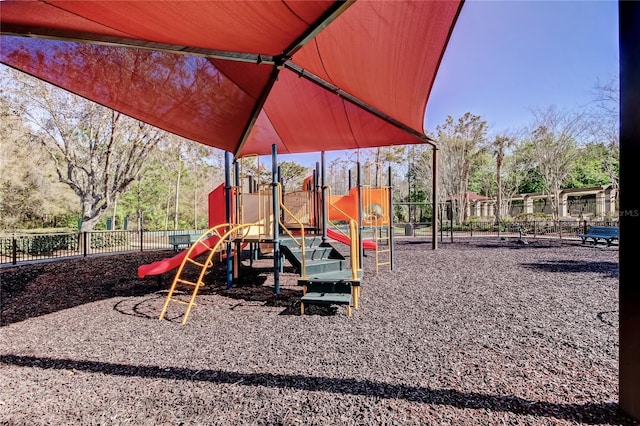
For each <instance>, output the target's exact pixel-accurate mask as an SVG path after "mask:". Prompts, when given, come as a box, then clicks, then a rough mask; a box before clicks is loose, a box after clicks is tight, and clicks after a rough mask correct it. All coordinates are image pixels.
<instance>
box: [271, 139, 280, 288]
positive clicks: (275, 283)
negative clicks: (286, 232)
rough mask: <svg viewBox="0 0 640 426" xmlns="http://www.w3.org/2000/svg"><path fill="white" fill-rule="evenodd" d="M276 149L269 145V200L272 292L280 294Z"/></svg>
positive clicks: (278, 200) (278, 201) (274, 146)
mask: <svg viewBox="0 0 640 426" xmlns="http://www.w3.org/2000/svg"><path fill="white" fill-rule="evenodd" d="M278 180H279V176H278V147H277V146H276V144H273V145H271V188H272V190H271V198H272V203H273V292H274V293H275V294H280V236H279V235H280V221H279V218H280V199H279V197H278Z"/></svg>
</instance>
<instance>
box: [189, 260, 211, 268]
mask: <svg viewBox="0 0 640 426" xmlns="http://www.w3.org/2000/svg"><path fill="white" fill-rule="evenodd" d="M187 262H191V263H193V264H194V265H197V266H199V267H201V268H206V267H209V266H211V265H205V264H204V263H200V262H196V261H195V260H193V259H191V258H187Z"/></svg>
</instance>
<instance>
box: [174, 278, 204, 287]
mask: <svg viewBox="0 0 640 426" xmlns="http://www.w3.org/2000/svg"><path fill="white" fill-rule="evenodd" d="M176 282H179V283H182V284H187V285H194V286H203V285H204V283H194V282H193V281H187V280H183V279H181V278H177V279H176Z"/></svg>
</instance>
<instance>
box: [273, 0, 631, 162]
mask: <svg viewBox="0 0 640 426" xmlns="http://www.w3.org/2000/svg"><path fill="white" fill-rule="evenodd" d="M617 75H618V4H617V1H615V0H606V1H605V0H597V1H595V0H594V1H558V0H546V1H542V0H539V1H516V0H502V1H497V0H494V1H489V0H467V1H466V2H465V4H464V6H463V7H462V12H461V14H460V17H459V18H458V22H457V23H456V26H455V28H454V31H453V34H452V36H451V40H450V41H449V45H448V46H447V50H446V52H445V54H444V57H443V60H442V63H441V65H440V69H439V70H438V75H437V77H436V81H435V83H434V86H433V89H432V92H431V96H430V98H429V101H428V104H427V112H426V117H425V129H426V130H427V131H435V129H436V126H437V125H438V124H441V123H443V122H444V120H445V119H446V117H447V116H448V115H451V116H452V117H453V118H454V119H456V118H458V117H460V116H462V115H463V114H464V113H465V112H467V111H468V112H471V113H472V114H475V115H479V116H481V117H482V118H483V119H484V120H485V121H487V123H488V124H489V133H490V134H495V133H499V132H503V131H507V130H516V129H518V128H521V127H523V126H525V125H527V124H528V122H529V121H530V119H531V108H535V107H538V108H546V107H548V106H551V105H555V106H557V107H559V108H568V109H573V108H580V107H581V106H584V105H585V104H587V103H588V102H590V101H591V100H592V99H593V95H592V94H591V93H590V91H591V90H593V88H594V86H595V84H596V83H597V81H598V80H600V81H602V82H606V81H608V80H610V79H611V78H614V77H617ZM339 155H343V153H338V152H327V155H326V157H327V162H329V161H331V160H332V159H334V158H336V157H337V156H339ZM282 160H283V161H298V162H299V163H302V164H304V165H313V164H315V162H316V161H320V155H319V154H313V155H295V156H286V157H285V156H283V158H282Z"/></svg>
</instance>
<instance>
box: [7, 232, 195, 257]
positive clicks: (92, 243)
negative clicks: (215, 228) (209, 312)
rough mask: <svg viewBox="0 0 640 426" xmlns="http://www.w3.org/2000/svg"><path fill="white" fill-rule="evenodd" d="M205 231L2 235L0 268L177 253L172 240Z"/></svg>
mask: <svg viewBox="0 0 640 426" xmlns="http://www.w3.org/2000/svg"><path fill="white" fill-rule="evenodd" d="M204 232H205V230H181V231H173V230H171V231H90V232H65V233H47V234H28V233H24V234H21V233H13V234H8V235H2V234H0V265H6V264H13V265H17V264H19V263H24V262H30V261H37V260H44V259H56V258H70V257H86V256H91V255H97V254H106V253H126V252H134V251H145V250H146V251H150V250H165V249H173V245H172V244H169V236H170V235H176V234H202V233H204Z"/></svg>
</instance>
